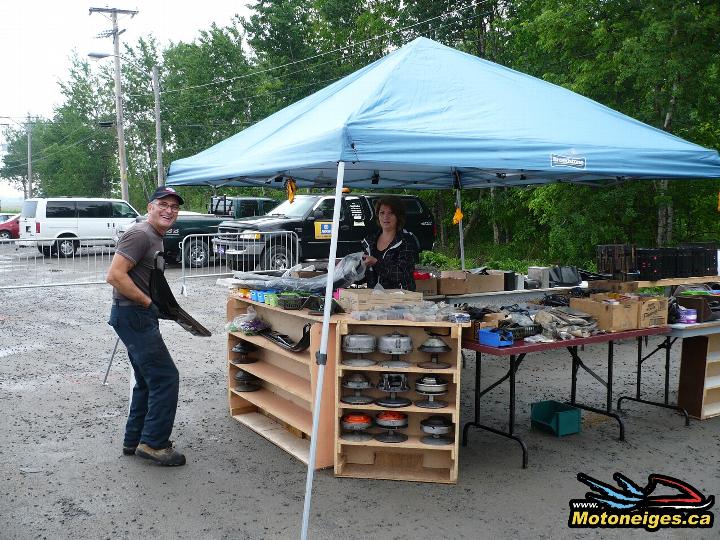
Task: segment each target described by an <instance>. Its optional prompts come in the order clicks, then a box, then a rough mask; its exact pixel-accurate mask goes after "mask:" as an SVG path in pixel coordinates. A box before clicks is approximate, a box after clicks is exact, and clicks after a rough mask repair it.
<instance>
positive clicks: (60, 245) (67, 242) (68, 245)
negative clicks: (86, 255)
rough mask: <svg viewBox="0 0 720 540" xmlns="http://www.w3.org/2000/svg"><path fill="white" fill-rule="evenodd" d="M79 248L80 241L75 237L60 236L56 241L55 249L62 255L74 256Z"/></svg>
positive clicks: (65, 256)
mask: <svg viewBox="0 0 720 540" xmlns="http://www.w3.org/2000/svg"><path fill="white" fill-rule="evenodd" d="M78 249H80V242H78V241H77V240H75V239H73V237H64V238H58V239H57V240H56V241H55V247H54V251H55V252H56V253H57V254H58V255H59V256H60V257H64V258H67V257H74V256H75V254H76V253H77V251H78Z"/></svg>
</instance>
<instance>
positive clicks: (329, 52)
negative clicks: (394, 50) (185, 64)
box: [164, 0, 492, 94]
mask: <svg viewBox="0 0 720 540" xmlns="http://www.w3.org/2000/svg"><path fill="white" fill-rule="evenodd" d="M490 1H492V0H482V1H481V2H478V3H477V4H468V5H467V6H465V7H464V8H459V9H454V10H452V11H446V12H443V13H441V14H440V15H436V16H435V17H430V18H429V19H425V20H423V21H418V22H416V23H413V24H411V25H408V26H405V27H403V28H397V29H395V30H390V31H389V32H385V33H384V34H379V35H376V36H372V37H370V38H367V39H364V40H362V41H356V42H352V43H350V44H348V45H344V46H342V47H338V48H337V49H333V50H330V51H326V52H322V53H318V54H315V55H312V56H309V57H307V58H302V59H300V60H295V61H293V62H288V63H285V64H281V65H279V66H273V67H269V68H266V69H262V70H258V71H254V72H252V73H245V74H243V75H238V76H237V77H230V78H228V79H221V80H219V81H213V82H209V83H204V84H198V85H193V86H185V87H183V88H175V89H169V90H165V91H164V93H166V94H168V93H175V92H182V91H184V90H191V89H194V88H204V87H206V86H213V85H216V84H224V83H228V82H232V81H236V80H239V79H244V78H246V77H252V76H253V75H260V74H262V73H268V72H270V71H275V70H277V69H282V68H284V67H288V66H293V65H296V64H300V63H303V62H307V61H309V60H313V59H315V58H320V57H323V56H326V55H328V54H333V53H336V52H339V51H345V50H346V49H351V48H353V47H356V46H358V45H364V44H365V43H369V42H371V41H374V40H376V39H380V38H383V37H387V36H390V35H392V34H397V33H398V32H403V31H405V30H409V29H411V28H414V27H415V26H419V25H421V24H425V23H427V22H430V21H433V20H435V19H439V18H442V17H444V16H446V15H451V14H457V15H459V14H460V13H461V12H463V11H465V10H467V9H469V8H475V7H479V6H480V5H482V4H486V3H488V2H490ZM475 18H477V16H476V17H475ZM441 28H442V27H441Z"/></svg>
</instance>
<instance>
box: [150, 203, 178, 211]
mask: <svg viewBox="0 0 720 540" xmlns="http://www.w3.org/2000/svg"><path fill="white" fill-rule="evenodd" d="M155 206H157V207H158V208H159V209H160V210H171V211H173V212H179V211H180V205H179V204H168V203H166V202H162V201H160V202H156V203H155Z"/></svg>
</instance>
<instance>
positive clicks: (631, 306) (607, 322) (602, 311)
mask: <svg viewBox="0 0 720 540" xmlns="http://www.w3.org/2000/svg"><path fill="white" fill-rule="evenodd" d="M570 307H571V308H573V309H577V310H579V311H582V312H584V313H587V314H588V315H591V316H592V317H593V318H594V319H595V320H596V321H597V323H598V328H599V329H600V330H605V331H606V332H623V331H625V330H635V329H637V328H638V310H639V304H638V302H619V301H618V303H617V304H609V303H607V302H603V301H601V300H600V299H593V298H571V299H570Z"/></svg>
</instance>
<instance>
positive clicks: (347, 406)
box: [338, 396, 457, 448]
mask: <svg viewBox="0 0 720 540" xmlns="http://www.w3.org/2000/svg"><path fill="white" fill-rule="evenodd" d="M444 397H445V398H447V396H444ZM438 400H443V396H441V397H439V398H438ZM446 401H449V400H447V399H446ZM338 409H341V410H342V409H353V410H357V409H364V410H367V411H390V410H392V411H398V412H413V413H423V414H452V417H453V422H454V423H456V424H457V419H456V418H455V413H456V410H455V404H454V403H448V405H447V407H443V408H442V409H426V408H423V407H418V406H417V405H410V406H409V407H397V408H394V409H390V408H388V407H381V406H380V405H375V404H374V403H371V404H369V405H351V404H349V403H343V402H342V401H339V402H338ZM427 446H428V445H423V448H425V447H427Z"/></svg>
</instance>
